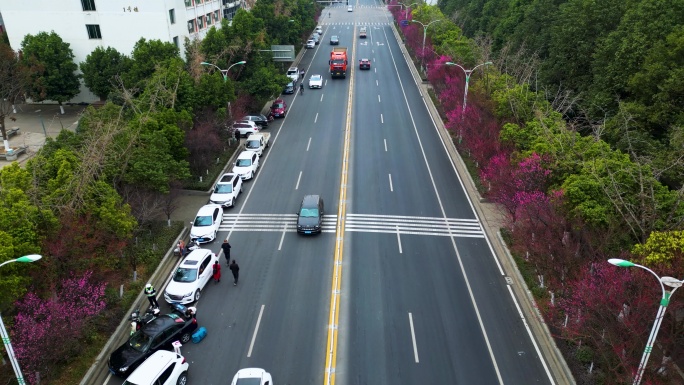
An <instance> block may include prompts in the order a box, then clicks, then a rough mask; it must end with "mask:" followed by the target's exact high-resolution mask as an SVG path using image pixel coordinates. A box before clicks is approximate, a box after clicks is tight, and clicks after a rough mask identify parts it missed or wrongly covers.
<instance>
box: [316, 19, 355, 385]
mask: <svg viewBox="0 0 684 385" xmlns="http://www.w3.org/2000/svg"><path fill="white" fill-rule="evenodd" d="M351 48H352V49H351V56H349V55H347V73H348V75H349V96H348V98H347V117H346V118H347V120H346V124H345V127H344V149H343V150H342V175H341V176H340V202H339V204H338V206H337V231H336V232H335V239H336V240H335V261H334V263H333V276H332V292H331V295H330V315H329V318H328V341H327V343H326V345H325V346H326V352H325V353H326V354H325V373H324V376H325V380H324V381H323V383H324V384H325V385H335V365H336V362H337V336H338V325H339V319H340V294H341V289H342V256H343V255H344V253H343V251H344V223H345V219H344V216H345V214H346V212H347V175H348V171H349V149H350V147H351V114H352V95H353V94H354V63H355V61H354V60H353V59H352V57H353V56H354V52H355V48H356V28H354V37H353V38H352V45H351ZM347 53H349V50H347Z"/></svg>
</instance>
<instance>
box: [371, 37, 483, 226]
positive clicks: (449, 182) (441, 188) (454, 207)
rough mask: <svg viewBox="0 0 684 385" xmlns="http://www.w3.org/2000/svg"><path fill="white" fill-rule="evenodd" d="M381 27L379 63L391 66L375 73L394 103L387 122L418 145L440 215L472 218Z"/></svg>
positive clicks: (445, 154)
mask: <svg viewBox="0 0 684 385" xmlns="http://www.w3.org/2000/svg"><path fill="white" fill-rule="evenodd" d="M384 30H385V35H386V36H387V42H388V44H387V49H386V50H382V51H380V52H379V53H380V54H381V55H382V59H381V60H382V65H383V66H385V65H387V66H391V67H392V68H393V70H391V71H387V72H386V71H382V74H379V75H378V76H379V77H380V78H381V79H380V81H381V82H383V80H384V83H385V87H384V88H383V92H387V94H388V95H389V96H390V97H393V99H392V103H391V104H393V105H395V106H397V107H395V110H394V111H396V115H391V116H390V117H389V118H388V120H389V122H388V123H389V124H390V125H392V124H395V125H396V127H401V129H395V131H398V130H401V131H399V132H400V133H402V134H406V137H411V136H412V137H413V141H415V143H416V146H418V148H420V152H421V156H420V159H421V160H422V162H423V163H425V164H426V166H427V167H428V169H427V172H426V174H425V176H426V177H427V178H428V179H429V184H430V185H433V191H436V194H437V195H439V201H440V205H441V207H442V209H443V210H444V215H446V216H447V217H450V218H468V219H474V218H475V212H474V209H473V207H472V204H471V202H470V200H469V198H468V196H467V194H466V193H465V187H464V186H463V184H462V182H461V180H460V179H459V175H458V173H457V172H456V169H455V168H454V166H453V163H452V161H451V158H450V156H449V153H448V152H447V151H446V148H445V145H444V142H443V141H442V138H441V137H440V136H439V133H438V131H437V129H436V127H435V124H434V122H433V120H432V117H431V115H430V113H429V111H428V110H427V107H426V106H425V103H424V101H423V96H422V95H421V94H420V91H419V89H418V87H417V85H416V83H415V81H414V80H413V77H412V75H411V72H410V70H409V68H408V64H407V63H406V61H405V60H404V58H403V55H401V51H400V49H399V45H398V43H397V41H396V39H395V38H394V35H393V34H392V30H391V28H389V27H386V28H384ZM390 34H391V35H390ZM384 68H386V67H384ZM404 130H405V131H406V132H404ZM411 132H413V134H411ZM411 161H416V160H415V159H413V160H411Z"/></svg>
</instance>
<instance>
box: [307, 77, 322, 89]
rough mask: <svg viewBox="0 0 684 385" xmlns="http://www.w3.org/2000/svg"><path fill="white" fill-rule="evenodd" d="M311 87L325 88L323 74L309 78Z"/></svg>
mask: <svg viewBox="0 0 684 385" xmlns="http://www.w3.org/2000/svg"><path fill="white" fill-rule="evenodd" d="M309 88H323V76H321V75H311V78H310V79H309Z"/></svg>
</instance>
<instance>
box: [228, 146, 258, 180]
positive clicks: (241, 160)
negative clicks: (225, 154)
mask: <svg viewBox="0 0 684 385" xmlns="http://www.w3.org/2000/svg"><path fill="white" fill-rule="evenodd" d="M258 168H259V154H257V153H256V152H254V151H242V152H241V153H240V155H238V157H237V160H236V161H235V165H234V166H233V173H234V174H238V175H240V178H242V180H247V179H252V178H254V174H256V172H257V169H258Z"/></svg>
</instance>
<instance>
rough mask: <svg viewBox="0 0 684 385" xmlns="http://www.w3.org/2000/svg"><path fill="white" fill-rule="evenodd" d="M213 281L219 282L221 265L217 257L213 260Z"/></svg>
mask: <svg viewBox="0 0 684 385" xmlns="http://www.w3.org/2000/svg"><path fill="white" fill-rule="evenodd" d="M213 267H214V274H213V275H214V282H216V283H219V282H221V265H220V264H219V263H218V259H217V260H216V262H214V266H213Z"/></svg>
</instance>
